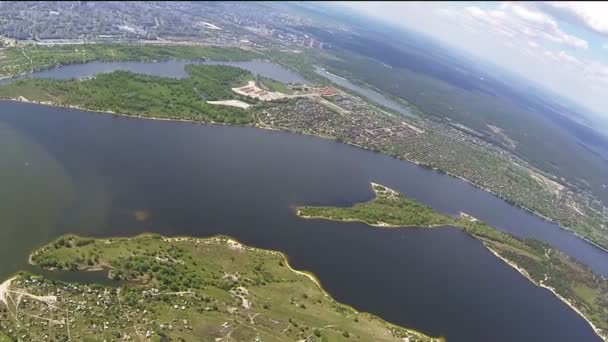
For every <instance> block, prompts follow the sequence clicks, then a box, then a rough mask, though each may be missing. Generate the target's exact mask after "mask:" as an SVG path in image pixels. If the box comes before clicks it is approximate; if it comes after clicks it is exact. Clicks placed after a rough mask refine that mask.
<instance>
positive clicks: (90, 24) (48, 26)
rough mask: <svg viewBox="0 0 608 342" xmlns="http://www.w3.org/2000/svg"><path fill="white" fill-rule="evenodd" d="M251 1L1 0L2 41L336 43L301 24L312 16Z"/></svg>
mask: <svg viewBox="0 0 608 342" xmlns="http://www.w3.org/2000/svg"><path fill="white" fill-rule="evenodd" d="M227 6H229V8H228V7H227ZM251 6H252V5H249V4H247V3H230V4H227V3H215V2H195V3H192V2H129V3H128V4H127V3H123V2H90V1H74V2H60V1H59V2H30V1H24V2H0V44H1V45H0V46H6V45H12V44H27V43H30V44H41V45H58V44H84V43H96V42H121V41H126V42H133V41H141V42H149V43H154V42H157V43H168V42H177V41H181V42H184V41H188V42H191V43H205V44H218V45H241V46H242V45H251V46H255V47H261V46H263V45H268V43H269V42H268V39H272V42H273V44H277V43H278V44H284V45H292V46H293V45H295V46H301V47H304V48H316V49H330V48H331V44H329V43H327V42H324V41H321V40H320V39H318V38H316V37H312V36H311V35H310V34H308V33H304V32H301V31H299V30H298V28H299V27H306V26H308V25H310V22H309V21H308V20H305V19H302V17H295V16H290V15H286V14H283V13H279V12H276V11H268V12H260V11H259V10H251V9H250V7H251ZM257 6H259V5H257ZM228 9H229V11H228ZM278 13H279V14H278Z"/></svg>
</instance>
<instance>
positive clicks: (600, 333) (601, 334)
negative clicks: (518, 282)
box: [481, 241, 608, 341]
mask: <svg viewBox="0 0 608 342" xmlns="http://www.w3.org/2000/svg"><path fill="white" fill-rule="evenodd" d="M481 242H482V244H483V245H484V247H486V248H487V249H488V250H489V251H490V253H492V254H494V256H495V257H496V258H498V259H500V260H502V261H503V262H504V263H505V264H507V265H509V266H511V267H512V268H513V269H515V270H516V271H517V272H519V273H520V274H521V275H522V276H524V277H525V278H527V279H528V280H529V281H530V282H531V283H532V284H534V285H535V286H537V287H540V288H543V289H546V290H548V291H550V292H551V293H553V295H554V296H555V297H557V298H558V299H559V300H560V301H561V302H563V303H564V304H566V305H567V306H568V307H570V309H572V310H573V311H574V312H576V313H577V314H578V315H579V316H580V317H581V318H583V320H585V322H587V324H589V326H590V327H591V329H593V332H594V333H595V334H596V335H597V336H599V337H600V338H601V339H602V340H604V341H608V334H606V333H604V331H603V330H601V329H599V328H598V327H596V326H595V324H593V322H592V321H591V320H590V319H588V318H587V317H586V316H585V315H584V314H583V313H582V312H581V311H580V310H579V309H578V308H577V307H575V306H574V305H573V304H572V302H571V301H570V300H569V299H567V298H565V297H563V296H562V295H560V294H559V293H557V291H555V289H554V288H552V287H550V286H547V285H545V284H543V283H542V281H539V282H537V281H535V280H534V279H532V277H530V274H529V273H528V271H526V270H525V269H524V268H521V267H519V266H518V265H517V264H516V263H514V262H512V261H511V260H509V259H507V258H505V257H503V256H502V255H500V254H499V253H498V252H496V251H495V250H494V249H492V248H491V247H489V246H488V245H487V244H486V243H484V242H483V241H481Z"/></svg>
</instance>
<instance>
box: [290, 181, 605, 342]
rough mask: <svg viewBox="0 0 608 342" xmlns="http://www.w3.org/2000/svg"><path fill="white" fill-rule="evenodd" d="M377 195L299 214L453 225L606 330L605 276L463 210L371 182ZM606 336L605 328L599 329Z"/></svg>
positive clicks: (303, 209) (401, 223)
mask: <svg viewBox="0 0 608 342" xmlns="http://www.w3.org/2000/svg"><path fill="white" fill-rule="evenodd" d="M372 188H373V190H374V192H375V194H376V198H375V199H373V200H372V201H370V202H367V203H360V204H356V205H354V206H353V207H350V208H337V207H300V208H297V210H298V215H300V216H303V217H316V218H325V219H332V220H344V221H352V220H357V221H363V222H366V223H368V224H370V225H380V226H386V225H387V224H388V225H389V226H401V227H404V226H418V227H433V226H436V225H438V224H439V225H452V226H455V227H458V228H460V229H462V230H464V231H465V232H467V233H468V234H470V235H472V236H474V237H476V238H477V239H479V240H480V241H481V242H482V243H483V244H484V245H485V246H486V247H488V248H489V249H490V250H492V251H493V252H495V253H497V254H498V255H499V256H500V257H501V258H504V259H506V260H507V261H509V262H510V263H512V264H514V265H515V266H517V267H519V268H521V269H523V270H525V271H526V273H527V276H528V277H529V278H530V280H531V281H533V282H534V283H535V284H537V285H541V286H546V287H550V288H552V289H553V291H555V293H557V294H559V295H560V296H562V297H564V298H566V299H568V300H569V301H570V304H571V305H572V306H574V307H575V308H577V309H578V310H579V311H581V312H582V313H583V314H584V316H585V318H586V319H588V320H589V321H590V322H592V323H593V324H594V325H595V326H596V327H598V328H599V329H602V331H605V332H606V331H608V281H607V280H605V279H603V278H602V277H600V276H599V275H597V274H595V273H594V272H593V271H592V270H591V269H590V268H588V267H587V266H585V265H582V264H581V263H579V262H577V261H575V260H574V259H572V258H571V257H569V256H567V255H566V254H564V253H562V252H560V251H558V250H555V249H553V248H552V247H551V246H549V245H547V244H545V243H543V242H540V241H538V240H533V239H518V238H516V237H514V236H512V235H509V234H507V233H504V232H501V231H498V230H496V229H494V228H493V227H491V226H489V225H487V224H486V223H484V222H481V221H478V220H476V219H474V218H471V217H469V216H465V215H462V216H461V217H458V218H454V217H450V216H446V215H442V214H440V213H437V212H435V211H434V210H432V209H431V208H429V207H426V206H424V205H421V204H418V203H416V202H415V201H413V200H411V199H407V198H405V197H403V196H402V195H400V194H399V193H397V192H396V191H394V190H391V189H389V188H387V187H385V186H381V185H378V184H372ZM600 335H601V336H602V337H603V338H604V340H608V337H607V336H608V335H606V333H600Z"/></svg>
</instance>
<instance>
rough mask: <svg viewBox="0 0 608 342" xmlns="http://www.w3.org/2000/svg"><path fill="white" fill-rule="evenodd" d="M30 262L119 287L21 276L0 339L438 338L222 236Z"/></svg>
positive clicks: (71, 239)
mask: <svg viewBox="0 0 608 342" xmlns="http://www.w3.org/2000/svg"><path fill="white" fill-rule="evenodd" d="M30 262H31V263H32V264H35V265H39V266H41V267H43V268H45V269H49V270H72V271H85V270H89V271H107V272H108V275H109V277H110V278H111V279H113V280H114V284H109V285H87V284H84V283H76V282H69V283H68V282H63V281H57V280H49V279H47V278H44V277H41V276H36V275H32V274H28V273H20V274H18V275H16V276H15V277H13V278H11V279H9V280H8V281H6V282H4V283H3V284H2V285H0V331H2V332H0V341H3V342H4V341H17V340H18V341H43V340H53V341H61V340H72V341H81V340H89V339H90V340H100V341H101V340H108V341H109V340H125V341H126V340H135V341H140V340H142V341H143V340H152V341H168V340H171V341H295V340H300V341H304V340H305V341H350V340H359V341H386V342H388V341H395V342H397V341H399V342H402V341H410V342H433V341H436V342H438V341H440V340H441V339H434V338H430V337H428V336H425V335H424V334H422V333H419V332H416V331H413V330H410V329H406V328H402V327H399V326H396V325H392V324H390V323H387V322H385V321H383V320H382V319H380V318H378V317H375V316H373V315H370V314H367V313H361V312H357V311H356V310H355V309H353V308H351V307H349V306H346V305H343V304H340V303H337V302H336V301H335V300H333V299H332V298H331V297H330V296H329V295H328V294H327V293H326V292H325V291H324V290H323V289H322V288H321V287H320V285H319V282H318V281H317V280H316V279H315V278H314V277H313V276H312V275H310V274H308V273H305V272H301V271H296V270H294V269H292V268H291V267H290V266H289V263H288V260H287V258H286V257H285V256H284V255H283V254H281V253H279V252H274V251H269V250H261V249H256V248H252V247H247V246H245V245H243V244H241V243H239V242H237V241H235V240H232V239H230V238H228V237H224V236H217V237H213V238H207V239H197V238H186V237H184V238H165V237H162V236H159V235H150V234H148V235H140V236H136V237H133V238H108V239H91V238H83V237H78V236H74V235H68V236H63V237H60V238H58V239H57V240H55V241H54V242H52V243H51V244H49V245H47V246H44V247H42V248H41V249H39V250H37V251H35V252H34V253H33V254H32V255H31V257H30ZM3 333H4V335H3Z"/></svg>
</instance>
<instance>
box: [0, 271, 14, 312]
mask: <svg viewBox="0 0 608 342" xmlns="http://www.w3.org/2000/svg"><path fill="white" fill-rule="evenodd" d="M15 279H17V277H12V278H10V279H8V280H6V281H5V282H3V283H2V284H0V303H4V305H6V306H7V307H8V301H7V300H6V295H7V294H8V289H9V288H10V286H11V283H12V282H13V280H15Z"/></svg>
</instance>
